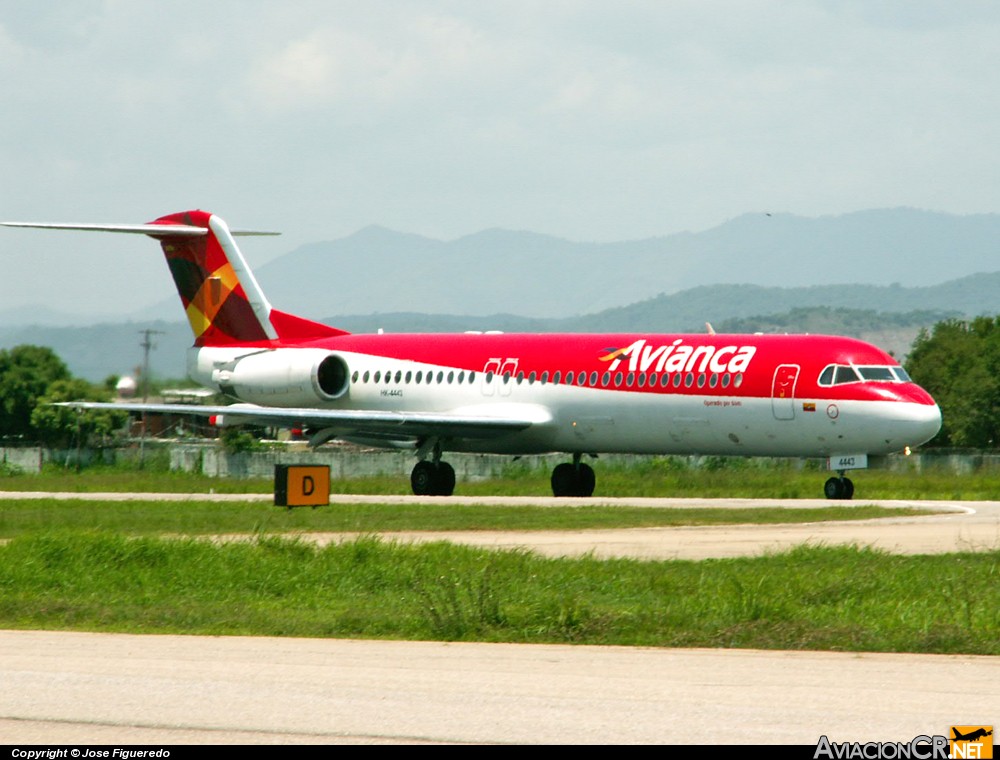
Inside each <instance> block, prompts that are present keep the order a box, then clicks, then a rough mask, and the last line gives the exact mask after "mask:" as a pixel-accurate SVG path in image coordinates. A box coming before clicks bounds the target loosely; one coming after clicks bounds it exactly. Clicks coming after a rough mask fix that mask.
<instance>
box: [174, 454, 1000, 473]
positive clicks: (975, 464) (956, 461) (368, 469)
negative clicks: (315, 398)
mask: <svg viewBox="0 0 1000 760" xmlns="http://www.w3.org/2000/svg"><path fill="white" fill-rule="evenodd" d="M445 458H446V460H447V461H448V462H449V463H450V464H451V465H452V466H453V467H454V468H455V476H456V478H457V479H458V480H459V481H469V480H482V479H487V478H493V477H497V476H498V475H500V474H501V472H502V471H503V470H504V469H505V468H508V467H510V466H511V465H512V464H517V465H520V466H523V467H526V468H528V469H535V468H541V469H545V470H551V469H552V468H553V467H555V465H556V464H558V463H559V462H566V461H569V459H570V457H569V455H567V454H546V455H542V456H526V457H521V458H520V459H518V460H517V462H516V463H515V462H514V459H513V458H512V457H510V456H499V455H493V454H458V453H452V452H449V453H447V454H446V456H445ZM649 459H650V457H648V456H640V455H631V454H613V455H612V454H608V455H603V456H601V457H600V458H599V460H598V463H599V464H603V465H607V464H613V465H618V466H629V465H632V464H640V463H642V462H648V461H649ZM673 459H678V460H681V461H686V462H687V464H688V465H689V466H691V467H699V466H708V465H710V464H711V463H714V462H717V461H718V459H719V457H697V456H692V457H673ZM585 461H589V460H588V459H586V458H585ZM782 461H791V462H792V463H793V464H795V465H796V466H801V467H804V466H805V464H806V462H805V460H794V459H793V460H782ZM415 462H416V458H415V457H414V456H413V454H412V452H409V451H386V450H380V449H360V448H357V447H353V446H337V445H334V446H324V447H322V448H320V449H317V450H309V449H306V448H304V447H302V448H293V447H285V448H276V449H268V450H264V451H254V452H244V453H238V454H228V453H226V452H225V451H224V450H223V449H222V448H221V447H219V446H215V445H207V446H202V445H183V446H173V447H171V449H170V468H171V469H174V470H184V471H187V472H202V473H204V474H205V475H208V476H210V477H220V478H225V477H235V478H247V477H258V478H270V477H273V475H274V466H275V465H276V464H322V465H329V466H330V477H331V478H334V479H349V478H358V477H370V476H379V475H388V476H403V477H409V475H410V470H412V469H413V465H414V463H415ZM815 463H816V464H818V465H819V466H820V467H821V468H825V462H822V461H818V460H817V461H816V462H815ZM870 466H871V467H872V469H889V470H893V471H902V472H922V471H924V470H925V469H941V470H945V471H948V472H952V473H954V474H956V475H967V474H970V473H973V472H978V471H980V470H993V469H1000V454H969V453H956V452H932V453H922V454H912V455H910V456H903V455H901V454H900V455H893V456H888V457H877V458H876V457H872V459H871V461H870Z"/></svg>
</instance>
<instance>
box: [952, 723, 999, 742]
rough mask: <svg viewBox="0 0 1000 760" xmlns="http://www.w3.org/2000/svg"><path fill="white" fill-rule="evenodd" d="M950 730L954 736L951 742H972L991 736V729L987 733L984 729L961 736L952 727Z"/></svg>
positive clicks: (960, 733) (961, 734) (959, 732)
mask: <svg viewBox="0 0 1000 760" xmlns="http://www.w3.org/2000/svg"><path fill="white" fill-rule="evenodd" d="M951 730H952V733H953V734H955V736H954V737H952V741H953V742H974V741H976V739H983V738H985V737H987V736H992V735H993V731H992V729H991V730H989V731H987V730H986V729H985V728H977V729H976V730H975V731H970V732H969V733H967V734H963V733H962V732H961V731H959V730H958V729H957V728H955V727H954V726H952V727H951Z"/></svg>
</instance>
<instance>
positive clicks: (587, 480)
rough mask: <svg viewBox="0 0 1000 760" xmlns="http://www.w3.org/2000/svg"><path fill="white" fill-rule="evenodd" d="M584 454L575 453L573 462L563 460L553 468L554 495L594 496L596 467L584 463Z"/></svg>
mask: <svg viewBox="0 0 1000 760" xmlns="http://www.w3.org/2000/svg"><path fill="white" fill-rule="evenodd" d="M582 456H583V455H582V454H580V453H576V454H574V455H573V464H570V463H569V462H563V463H562V464H558V465H556V467H555V469H554V470H552V495H553V496H593V494H594V486H595V485H596V483H597V478H596V476H595V475H594V468H592V467H591V466H590V465H587V464H583V463H582V462H581V461H580V459H581V458H582Z"/></svg>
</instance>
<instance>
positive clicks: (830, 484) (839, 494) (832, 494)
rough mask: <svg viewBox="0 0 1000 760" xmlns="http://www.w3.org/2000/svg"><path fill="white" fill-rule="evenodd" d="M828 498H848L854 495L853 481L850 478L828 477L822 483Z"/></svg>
mask: <svg viewBox="0 0 1000 760" xmlns="http://www.w3.org/2000/svg"><path fill="white" fill-rule="evenodd" d="M823 494H824V495H825V496H826V498H828V499H850V498H852V497H853V496H854V483H853V482H852V481H851V479H850V478H830V479H829V480H827V481H826V483H825V484H824V485H823Z"/></svg>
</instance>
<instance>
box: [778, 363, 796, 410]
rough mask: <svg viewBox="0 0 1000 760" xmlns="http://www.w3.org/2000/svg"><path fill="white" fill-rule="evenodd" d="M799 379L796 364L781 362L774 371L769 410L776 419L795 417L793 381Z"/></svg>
mask: <svg viewBox="0 0 1000 760" xmlns="http://www.w3.org/2000/svg"><path fill="white" fill-rule="evenodd" d="M798 379H799V365H798V364H782V365H781V366H780V367H778V368H777V369H776V370H775V371H774V382H773V384H772V385H771V411H772V412H774V418H775V419H777V420H793V419H795V382H796V381H797V380H798Z"/></svg>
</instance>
